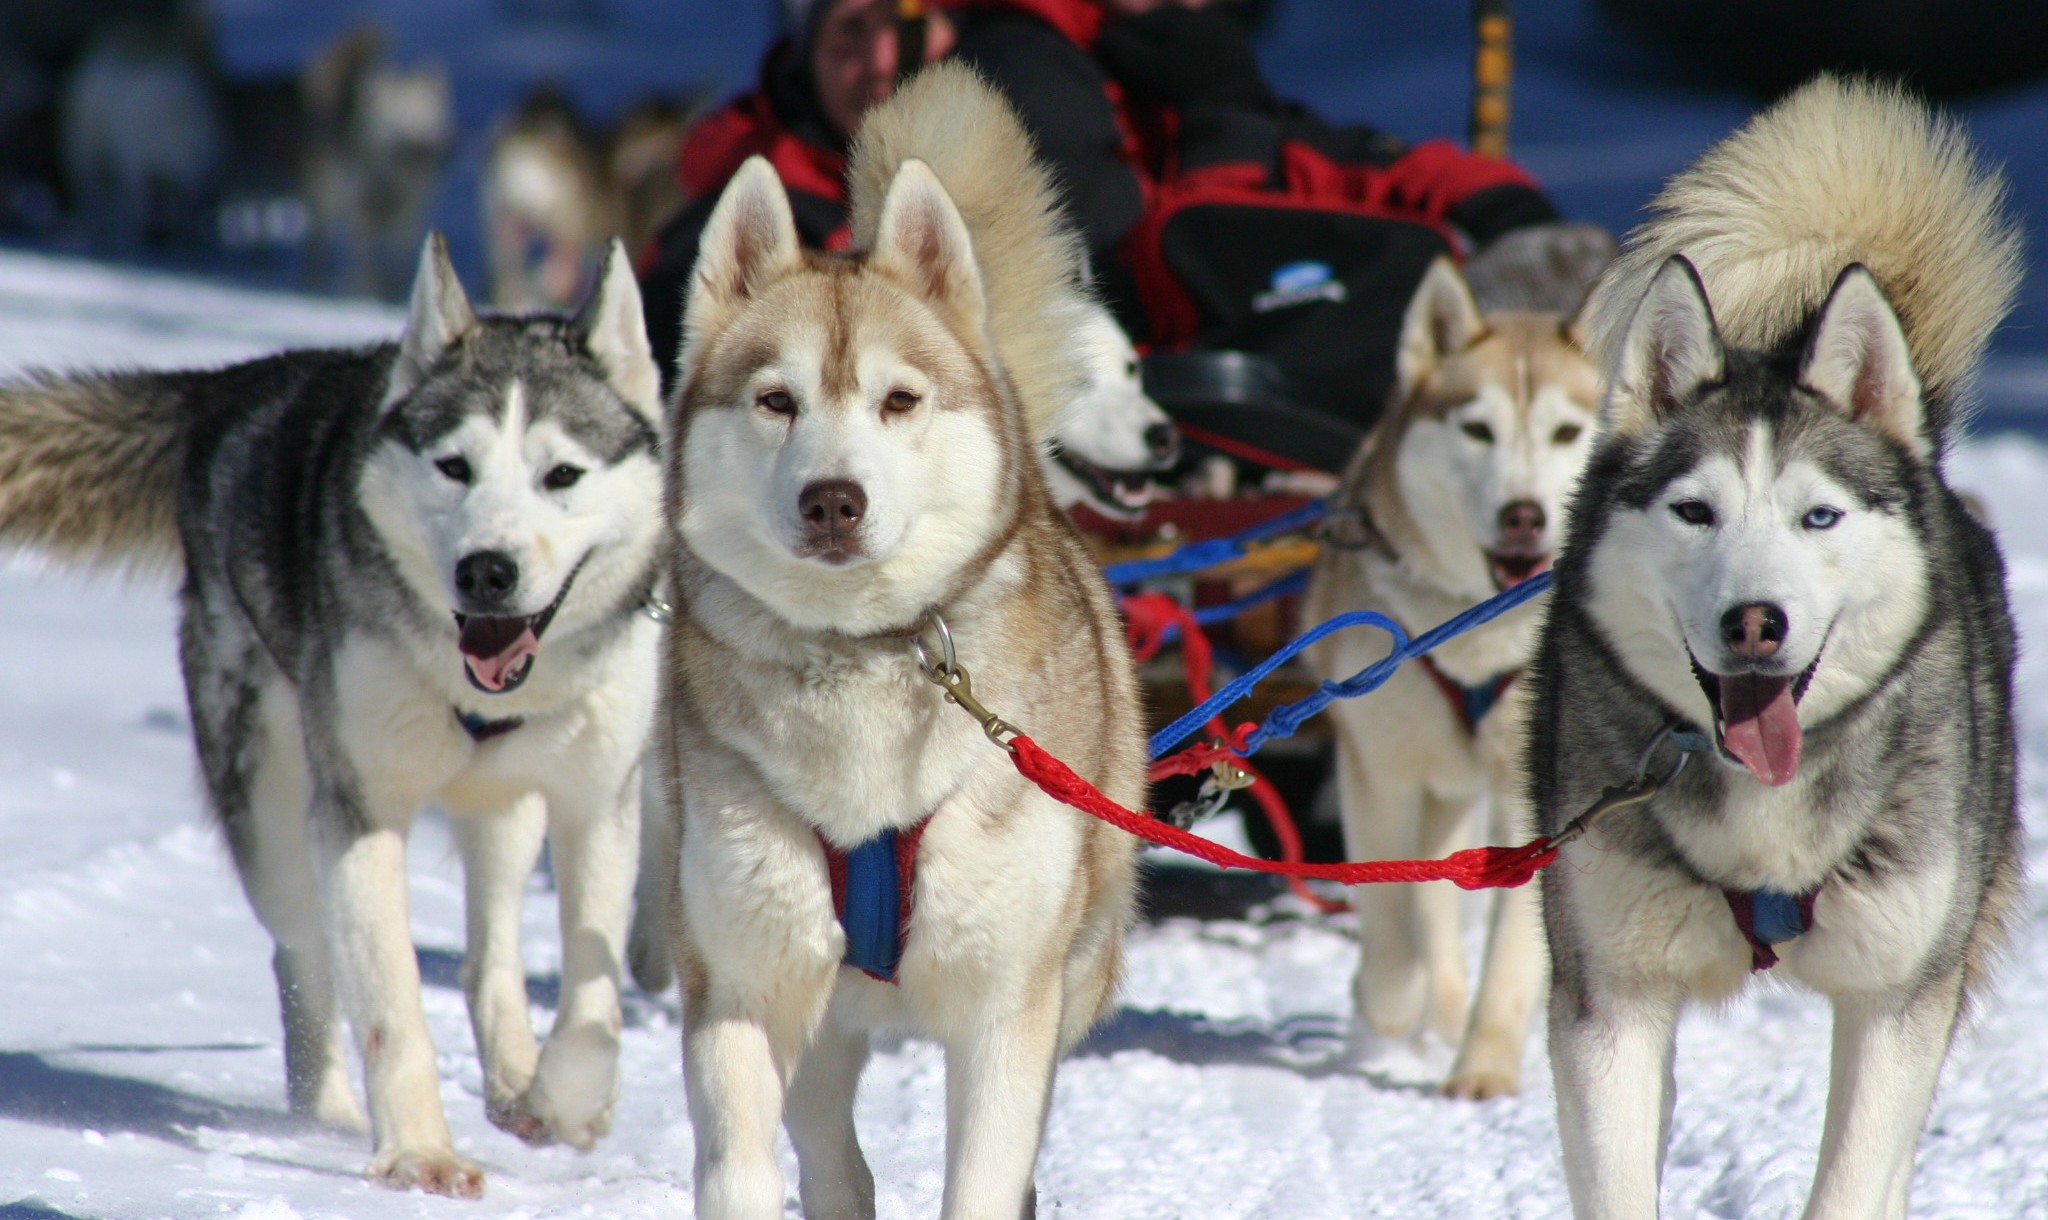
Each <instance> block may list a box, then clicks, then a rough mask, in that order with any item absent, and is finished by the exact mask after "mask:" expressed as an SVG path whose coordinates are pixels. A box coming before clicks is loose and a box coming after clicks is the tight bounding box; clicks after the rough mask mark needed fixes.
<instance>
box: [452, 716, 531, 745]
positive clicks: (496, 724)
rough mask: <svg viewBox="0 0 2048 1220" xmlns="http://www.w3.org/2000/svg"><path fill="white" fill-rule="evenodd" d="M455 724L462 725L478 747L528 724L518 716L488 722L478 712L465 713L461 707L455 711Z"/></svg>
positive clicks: (463, 729)
mask: <svg viewBox="0 0 2048 1220" xmlns="http://www.w3.org/2000/svg"><path fill="white" fill-rule="evenodd" d="M455 722H456V723H457V724H460V725H461V726H462V731H463V732H465V733H467V734H469V739H470V740H471V741H474V742H476V743H477V744H478V745H482V744H483V743H484V742H487V741H489V740H490V739H491V738H493V737H503V736H504V735H505V734H507V733H509V732H511V731H512V730H513V729H516V728H518V727H519V726H520V725H522V724H525V723H526V721H525V720H524V719H522V718H521V717H518V716H508V717H506V718H505V719H503V720H486V719H484V717H483V716H481V715H479V714H478V713H476V712H465V711H463V710H462V709H461V708H459V707H458V708H456V709H455Z"/></svg>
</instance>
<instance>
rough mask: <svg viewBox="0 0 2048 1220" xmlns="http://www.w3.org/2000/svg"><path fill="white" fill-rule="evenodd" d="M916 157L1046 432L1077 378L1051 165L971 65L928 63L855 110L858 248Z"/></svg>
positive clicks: (852, 177)
mask: <svg viewBox="0 0 2048 1220" xmlns="http://www.w3.org/2000/svg"><path fill="white" fill-rule="evenodd" d="M913 158H915V159H916V160H919V161H923V162H924V163H925V164H927V165H929V166H931V169H932V173H933V174H934V175H936V176H937V177H938V180H939V183H940V185H942V186H944V187H945V188H946V194H947V195H948V196H950V197H951V198H952V200H953V206H955V207H956V208H958V209H959V210H960V216H961V219H963V220H964V221H966V223H967V231H968V233H969V234H970V235H971V236H972V237H973V239H974V256H975V260H976V261H977V262H978V263H979V264H980V266H981V273H982V278H983V282H984V285H985V288H986V291H987V294H988V303H989V334H990V337H991V338H992V339H993V341H994V343H995V347H996V353H997V355H998V356H999V357H1000V358H1001V360H1002V362H1003V367H1004V371H1005V372H1006V373H1007V374H1008V375H1009V379H1010V383H1011V385H1012V387H1013V388H1014V389H1015V390H1016V393H1017V395H1018V397H1019V399H1020V400H1021V401H1022V402H1023V404H1024V410H1025V415H1026V417H1027V419H1028V420H1029V421H1030V424H1031V427H1032V428H1033V430H1034V431H1035V432H1036V433H1038V434H1039V435H1043V434H1044V433H1045V432H1046V431H1047V430H1049V428H1050V427H1051V425H1052V422H1053V420H1054V417H1055V416H1057V415H1058V414H1059V412H1060V411H1061V410H1063V409H1064V408H1065V407H1066V405H1067V403H1068V402H1069V401H1071V400H1072V398H1073V396H1074V394H1075V392H1076V391H1077V390H1078V388H1079V387H1080V385H1081V384H1082V383H1083V381H1084V380H1085V372H1084V370H1083V369H1082V367H1081V365H1080V363H1079V361H1078V359H1077V358H1076V356H1075V354H1074V349H1075V347H1076V344H1075V343H1073V342H1072V335H1073V332H1074V330H1075V329H1076V328H1077V327H1078V325H1079V324H1080V320H1081V319H1082V318H1083V317H1085V316H1086V315H1085V313H1084V310H1083V307H1082V306H1083V303H1084V302H1085V301H1086V299H1087V295H1086V290H1085V289H1084V287H1083V286H1082V283H1081V268H1082V267H1083V265H1084V262H1085V256H1084V253H1083V247H1082V245H1081V239H1080V237H1079V236H1078V235H1077V234H1076V233H1075V232H1074V230H1073V229H1072V228H1071V227H1070V226H1069V225H1068V224H1067V222H1066V220H1065V217H1064V216H1063V214H1062V213H1061V211H1060V206H1059V192H1058V191H1057V189H1056V188H1055V187H1054V185H1053V181H1052V176H1051V174H1049V173H1048V172H1047V171H1046V169H1045V167H1044V166H1042V165H1040V164H1039V163H1038V162H1037V161H1036V160H1034V159H1033V157H1032V155H1031V137H1030V136H1028V135H1027V134H1025V131H1024V127H1023V125H1022V124H1021V123H1019V122H1018V120H1017V115H1016V113H1015V112H1014V111H1012V110H1011V109H1010V105H1009V103H1008V102H1006V101H1004V100H1003V97H1002V95H1001V94H999V93H997V92H996V91H995V89H994V88H993V87H992V86H990V85H989V84H988V83H987V82H986V81H984V80H982V79H981V78H980V77H979V76H977V75H975V73H974V72H973V70H972V69H969V68H967V67H965V66H962V65H959V64H949V63H940V64H934V65H932V66H931V67H929V68H926V69H924V70H923V71H922V72H919V73H918V74H917V76H916V77H915V78H913V79H912V80H911V81H910V83H909V84H907V85H905V86H904V87H903V88H902V89H901V90H900V91H898V92H897V93H896V95H895V96H894V97H892V98H890V99H889V100H888V101H887V102H885V103H883V104H882V105H880V106H878V107H876V108H875V109H874V110H873V111H871V112H870V113H869V114H868V116H867V117H866V118H864V119H863V120H862V121H861V129H860V138H859V140H858V141H857V142H856V144H855V145H854V150H853V159H852V163H851V164H850V165H849V167H848V169H847V183H848V187H849V189H850V191H851V194H852V199H853V240H854V245H855V246H856V247H857V248H860V249H871V248H873V246H874V242H875V233H876V229H877V227H878V224H879V222H880V220H881V214H882V201H883V199H884V198H885V197H886V196H887V195H888V193H889V183H890V181H891V180H892V179H894V178H895V176H896V171H897V169H898V168H900V167H901V166H902V164H903V163H904V162H905V161H908V160H911V159H913Z"/></svg>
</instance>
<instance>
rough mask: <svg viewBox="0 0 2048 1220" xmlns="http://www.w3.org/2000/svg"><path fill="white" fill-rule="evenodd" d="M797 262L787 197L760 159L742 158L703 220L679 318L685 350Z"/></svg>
mask: <svg viewBox="0 0 2048 1220" xmlns="http://www.w3.org/2000/svg"><path fill="white" fill-rule="evenodd" d="M802 259H803V255H802V252H801V250H800V249H799V247H798V245H797V236H796V218H795V217H794V216H793V215H791V213H790V210H789V194H788V192H786V191H784V190H783V188H782V179H780V178H778V177H776V176H775V170H774V168H773V167H772V166H770V165H769V164H768V162H767V160H766V159H765V158H762V157H758V156H754V157H748V158H747V160H746V164H744V165H742V166H740V172H739V173H737V174H734V175H733V178H732V181H731V182H729V183H727V184H726V187H725V193H724V194H722V195H720V196H719V197H718V206H717V207H715V208H713V209H712V210H711V219H710V220H708V221H706V222H705V225H704V236H703V237H702V238H701V239H699V241H698V245H697V265H696V267H695V268H693V269H692V270H691V272H690V298H689V302H688V307H687V312H686V313H685V314H684V321H685V323H686V330H685V333H684V341H683V346H684V349H685V350H686V351H687V350H688V349H689V348H690V347H692V346H694V345H695V343H696V342H697V340H698V339H700V338H701V337H703V336H705V335H708V334H711V333H713V332H714V331H716V330H718V329H719V328H721V327H723V326H724V325H725V324H726V323H727V322H729V321H731V320H732V317H733V315H734V314H735V313H737V312H738V311H739V309H740V307H741V306H742V305H744V304H745V303H746V302H747V301H748V300H750V299H752V298H753V297H756V296H758V295H760V293H761V291H762V289H764V288H766V287H767V286H768V285H769V284H771V283H773V282H774V281H775V280H776V279H778V278H780V277H781V276H782V275H784V274H786V273H787V272H789V271H792V270H794V269H795V268H796V267H797V266H798V265H799V264H800V263H801V262H802Z"/></svg>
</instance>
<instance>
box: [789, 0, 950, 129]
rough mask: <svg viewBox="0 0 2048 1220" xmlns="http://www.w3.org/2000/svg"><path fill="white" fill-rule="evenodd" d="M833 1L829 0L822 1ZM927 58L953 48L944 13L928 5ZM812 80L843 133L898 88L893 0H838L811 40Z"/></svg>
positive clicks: (831, 120) (822, 104)
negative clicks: (869, 108) (933, 9)
mask: <svg viewBox="0 0 2048 1220" xmlns="http://www.w3.org/2000/svg"><path fill="white" fill-rule="evenodd" d="M821 2H823V3H830V2H831V0H821ZM926 16H927V20H926V22H925V62H927V63H929V62H931V61H932V60H934V59H937V58H939V57H940V56H942V55H944V54H945V53H946V52H948V51H950V50H952V49H953V29H952V26H951V25H950V24H949V23H948V22H947V21H946V19H945V15H944V14H943V13H939V12H936V11H932V10H931V9H929V8H927V10H926ZM811 79H812V80H813V81H814V82H815V83H816V85H817V90H818V107H819V109H821V110H823V111H824V112H825V119H826V121H827V122H829V123H831V124H832V126H833V127H834V128H836V129H837V130H838V131H839V133H840V134H841V135H845V136H851V135H852V134H853V133H854V132H855V131H856V130H857V129H858V128H859V127H860V119H861V116H862V115H864V114H866V113H867V111H868V107H870V106H872V105H874V104H875V103H876V102H879V101H881V100H882V99H884V98H886V97H888V96H889V93H890V91H891V90H893V89H894V88H895V87H896V3H895V0H840V2H839V3H837V4H833V5H832V7H831V8H830V9H829V10H828V11H827V12H826V13H825V16H824V18H823V19H822V20H821V21H820V22H819V23H818V30H817V33H816V35H815V38H814V41H813V42H812V43H811Z"/></svg>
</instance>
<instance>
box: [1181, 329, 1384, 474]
mask: <svg viewBox="0 0 2048 1220" xmlns="http://www.w3.org/2000/svg"><path fill="white" fill-rule="evenodd" d="M1142 371H1143V376H1144V382H1145V392H1146V393H1147V394H1149V395H1151V396H1152V401H1154V402H1156V403H1158V404H1159V405H1160V406H1161V407H1163V408H1165V410H1166V413H1167V414H1168V415H1171V416H1172V417H1173V421H1174V423H1175V424H1177V425H1179V426H1180V429H1181V431H1182V432H1183V433H1185V434H1186V435H1187V438H1188V439H1189V440H1191V441H1194V442H1196V443H1198V444H1202V445H1207V446H1208V447H1210V448H1211V449H1215V450H1217V451H1219V452H1222V453H1227V454H1229V455H1230V456H1232V457H1237V458H1243V459H1245V460H1247V461H1252V462H1257V463H1259V464H1260V465H1262V466H1270V467H1273V468H1275V469H1278V470H1321V471H1326V472H1328V473H1330V474H1336V473H1339V472H1340V471H1342V470H1343V469H1344V466H1345V463H1346V462H1347V461H1349V460H1350V457H1351V454H1352V451H1353V450H1355V449H1357V448H1358V443H1359V441H1361V440H1363V439H1364V438H1365V428H1364V427H1363V426H1362V425H1361V424H1360V423H1358V422H1355V421H1351V420H1346V419H1342V418H1340V417H1338V416H1335V415H1332V414H1331V413H1329V412H1328V411H1325V410H1321V409H1318V408H1316V407H1313V406H1310V405H1308V403H1307V402H1306V401H1305V400H1304V399H1303V398H1302V396H1301V395H1299V394H1297V393H1295V392H1294V390H1293V389H1292V388H1291V387H1290V386H1289V385H1288V381H1287V376H1286V374H1285V373H1283V372H1281V370H1280V366H1279V365H1277V364H1275V363H1274V362H1273V361H1272V360H1270V359H1268V358H1267V357H1265V356H1261V355H1258V354H1256V353H1253V352H1238V351H1203V352H1155V353H1153V354H1151V355H1149V356H1146V357H1145V358H1144V360H1143V370H1142Z"/></svg>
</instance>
